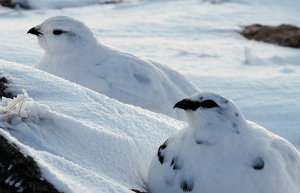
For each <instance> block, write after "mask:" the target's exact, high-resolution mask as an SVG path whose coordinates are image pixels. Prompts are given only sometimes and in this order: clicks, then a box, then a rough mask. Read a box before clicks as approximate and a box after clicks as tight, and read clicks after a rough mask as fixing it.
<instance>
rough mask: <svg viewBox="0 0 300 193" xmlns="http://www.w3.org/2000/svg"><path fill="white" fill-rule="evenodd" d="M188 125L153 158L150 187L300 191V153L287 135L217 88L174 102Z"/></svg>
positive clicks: (174, 192)
mask: <svg viewBox="0 0 300 193" xmlns="http://www.w3.org/2000/svg"><path fill="white" fill-rule="evenodd" d="M174 108H181V109H184V110H185V111H186V113H187V115H188V118H189V127H188V128H185V129H182V130H180V131H179V132H178V133H177V134H175V135H174V136H172V137H170V138H169V139H168V140H167V141H166V142H165V143H164V144H163V145H161V146H160V147H159V149H158V152H157V155H156V157H155V158H154V159H153V160H152V162H151V165H150V168H149V174H148V184H149V188H150V191H151V193H182V192H195V193H283V192H284V193H299V192H300V155H299V152H298V151H297V150H296V148H295V147H294V146H293V145H292V144H290V143H289V142H288V141H286V140H285V139H283V138H281V137H279V136H276V135H274V134H273V133H270V132H269V131H267V130H266V129H264V128H262V127H261V126H259V125H257V124H255V123H253V122H250V121H247V120H245V119H244V117H243V115H242V114H241V112H240V111H239V109H238V108H237V107H236V106H235V105H234V104H233V102H232V101H231V100H228V99H226V98H224V97H222V96H220V95H217V94H214V93H200V94H196V95H193V96H192V97H191V98H189V99H184V100H182V101H180V102H178V103H176V105H175V106H174Z"/></svg>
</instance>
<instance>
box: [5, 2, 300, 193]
mask: <svg viewBox="0 0 300 193" xmlns="http://www.w3.org/2000/svg"><path fill="white" fill-rule="evenodd" d="M299 10H300V4H299V2H298V1H297V0H288V1H281V0H274V1H272V2H270V1H266V0H251V1H250V0H232V1H227V2H224V3H222V4H212V3H209V2H206V1H205V2H203V1H199V0H185V1H140V2H139V3H133V4H131V3H124V4H122V3H121V4H116V5H101V6H98V5H93V6H86V7H80V8H67V9H57V10H52V9H51V10H50V9H43V10H30V11H22V10H10V9H7V8H3V7H0V25H1V26H2V30H1V31H0V42H1V44H0V50H1V52H0V59H2V60H1V63H0V72H1V75H3V76H6V77H7V78H8V79H10V80H12V82H13V87H12V90H13V91H17V92H16V93H22V88H24V89H25V90H26V91H27V93H28V96H27V95H26V93H25V94H23V95H20V96H19V99H18V101H15V100H16V99H15V100H14V101H15V102H13V103H12V101H11V100H8V99H5V100H3V101H1V104H2V106H3V108H4V107H5V108H4V110H3V109H1V112H2V113H3V114H2V115H4V116H1V117H2V118H10V117H11V116H7V115H8V114H7V113H10V114H11V115H12V116H13V117H14V118H13V119H11V120H13V121H12V122H11V121H10V122H9V124H10V125H9V126H10V127H9V128H11V129H8V130H5V131H3V130H0V131H1V134H2V135H5V136H6V137H7V138H9V139H10V140H12V141H14V142H15V143H16V144H17V145H18V146H19V147H21V149H22V151H23V152H24V153H25V154H28V155H31V156H33V157H34V158H35V160H36V161H37V162H38V164H39V165H40V167H41V168H42V170H43V174H44V175H45V177H46V178H47V179H49V180H50V181H51V182H52V183H54V184H55V186H56V187H58V188H59V189H60V190H63V191H65V192H67V193H69V192H104V193H106V192H129V189H130V188H136V189H140V190H142V187H143V183H142V182H141V181H143V180H144V179H145V176H147V168H148V167H149V164H150V161H151V159H152V157H154V156H155V155H156V154H157V148H158V147H159V145H160V144H162V143H163V142H164V141H165V140H166V139H168V138H169V137H170V136H172V135H173V134H175V133H176V132H177V130H178V129H180V128H183V127H184V123H182V122H179V121H176V120H173V119H171V118H168V117H166V116H164V115H161V114H155V113H152V112H149V111H147V110H144V109H141V108H137V107H133V106H130V105H124V104H122V103H120V102H118V101H115V100H113V99H110V98H108V97H105V96H103V95H101V94H99V93H96V92H93V91H91V90H89V89H86V88H84V87H81V86H79V85H75V84H72V83H70V82H69V81H66V80H63V79H60V78H57V77H54V76H53V75H50V74H48V73H45V72H41V71H39V70H36V69H34V68H31V67H30V66H34V64H35V63H36V62H37V61H38V59H39V58H40V57H42V55H43V51H42V50H41V49H40V47H39V45H38V44H37V43H36V39H35V38H33V37H32V36H30V35H26V32H27V31H28V30H29V29H30V28H32V27H33V26H35V25H36V24H39V23H42V22H43V21H44V20H46V19H47V18H50V17H53V16H58V15H66V16H70V17H72V18H75V19H77V20H80V21H82V22H84V23H85V24H86V26H88V27H89V28H91V31H93V32H94V34H95V38H96V39H97V40H98V41H99V42H101V43H103V44H104V45H109V47H116V48H118V49H121V50H123V51H124V52H126V53H131V54H133V55H136V56H139V57H143V58H147V59H151V60H152V61H156V62H158V63H162V64H166V65H167V66H168V67H170V68H173V69H175V70H176V71H178V72H180V73H182V74H183V75H184V76H185V77H187V79H188V80H189V81H191V82H192V83H194V84H195V85H197V87H199V89H200V90H202V91H213V92H216V93H219V94H222V95H224V96H226V97H229V98H231V99H233V101H235V103H236V104H237V106H239V107H240V109H241V112H242V113H243V114H244V115H245V117H246V118H247V119H249V120H252V121H254V122H256V123H258V124H259V125H262V126H263V127H265V128H267V129H269V130H270V131H272V132H273V133H276V134H277V135H279V136H282V137H284V138H286V139H288V140H289V141H290V142H291V143H292V144H293V145H295V146H296V147H297V148H298V149H300V129H299V125H300V119H299V112H300V103H299V102H298V101H299V100H300V89H299V85H300V76H299V74H300V65H299V64H300V60H299V57H298V56H299V50H297V49H291V48H284V47H279V46H274V45H271V44H266V43H260V42H255V41H248V40H246V39H244V38H243V37H242V36H240V35H239V33H238V30H240V29H241V27H242V26H244V25H248V24H252V23H261V24H266V25H278V24H282V23H289V24H293V25H298V26H299V25H300V21H299V19H298V18H299V17H300V12H299ZM4 60H6V61H12V62H16V63H21V64H24V65H25V66H24V65H17V64H14V63H8V62H6V61H4ZM145 60H146V59H145ZM30 98H32V99H30ZM22 101H26V102H24V103H23V104H24V105H25V104H27V105H26V108H25V109H23V107H24V106H19V105H20V104H22ZM8 104H16V105H17V106H14V105H12V106H10V107H11V108H7V107H8V106H7V105H8ZM15 107H18V108H15ZM21 107H22V108H21ZM23 110H24V111H23ZM177 111H178V110H177ZM19 112H23V113H19ZM18 117H19V118H18ZM20 117H21V118H20ZM22 117H23V118H22ZM4 120H5V119H4ZM49 120H50V121H49ZM2 124H4V122H2ZM2 126H6V127H7V126H8V125H2ZM129 128H130V129H129ZM255 131H256V130H255ZM254 133H261V135H262V136H265V137H266V139H267V141H268V140H269V141H271V138H269V137H268V136H269V135H268V132H265V131H264V130H263V129H257V132H254ZM226 136H229V134H228V135H226ZM253 138H254V137H253ZM275 138H276V139H277V138H278V137H275ZM279 139H280V138H279ZM224 140H225V141H226V138H225V139H224ZM267 141H266V142H267ZM279 141H281V139H280V140H279ZM220 143H222V141H221V142H220ZM229 144H231V143H229ZM254 145H255V146H256V144H254ZM117 147H121V148H122V149H117ZM270 148H271V147H270ZM278 149H279V148H278ZM273 150H274V151H276V147H274V148H273V149H272V152H273ZM283 151H284V150H283ZM125 152H128V153H127V154H126V155H129V156H133V158H129V156H126V155H125ZM278 152H280V151H278ZM223 153H224V152H222V153H221V154H220V155H219V156H220V157H222V155H223ZM64 154H65V155H64ZM264 155H265V154H264ZM134 156H135V157H134ZM249 156H250V155H249ZM135 158H137V159H135ZM246 158H247V156H246V157H243V158H241V160H244V161H245V159H246ZM261 158H262V159H263V161H264V163H267V162H266V161H267V160H265V159H264V157H261ZM203 159H207V158H203ZM249 159H250V157H249ZM254 159H255V158H254ZM286 159H288V158H287V156H286V157H284V158H282V159H281V160H282V161H283V162H284V160H286ZM231 160H233V161H234V160H236V159H235V158H232V159H231ZM252 161H254V162H255V161H257V162H255V163H257V164H258V165H260V166H261V165H262V164H259V163H262V162H261V160H260V159H255V160H252ZM275 161H276V160H275ZM275 161H274V162H272V163H274V164H275ZM254 162H251V160H250V161H249V162H247V164H248V166H251V164H253V163H254ZM283 162H282V163H283ZM227 163H228V162H227ZM276 163H278V162H276ZM237 164H240V162H237ZM120 165H122V166H123V167H120ZM279 165H280V164H279ZM268 166H269V164H268V165H265V168H264V169H263V170H259V171H256V170H254V169H253V171H252V170H251V171H252V172H265V171H266V170H267V169H268ZM106 167H107V168H106ZM258 168H259V167H258ZM235 169H238V168H235ZM250 169H252V168H250ZM225 170H226V168H225ZM248 170H249V167H248V168H247V171H248ZM131 171H134V172H131ZM207 175H210V173H209V174H207ZM224 175H226V177H227V178H226V179H227V180H230V178H228V176H231V175H232V173H231V172H230V173H227V174H225V173H224ZM223 177H224V176H223ZM247 177H248V176H247ZM214 185H216V184H214ZM220 185H224V184H223V183H221V184H220ZM236 185H238V184H236ZM185 187H188V186H185ZM293 193H294V192H293ZM296 193H298V192H296Z"/></svg>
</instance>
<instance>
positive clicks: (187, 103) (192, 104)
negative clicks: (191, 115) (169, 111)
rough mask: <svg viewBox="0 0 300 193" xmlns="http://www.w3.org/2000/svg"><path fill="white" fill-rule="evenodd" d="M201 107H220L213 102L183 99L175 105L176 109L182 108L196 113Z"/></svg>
mask: <svg viewBox="0 0 300 193" xmlns="http://www.w3.org/2000/svg"><path fill="white" fill-rule="evenodd" d="M199 107H201V108H203V109H209V108H215V107H220V106H219V105H218V104H217V103H216V102H215V101H213V100H204V101H201V102H200V101H192V100H190V99H183V100H181V101H179V102H178V103H176V104H175V105H174V108H180V109H183V110H192V111H195V110H197V109H198V108H199Z"/></svg>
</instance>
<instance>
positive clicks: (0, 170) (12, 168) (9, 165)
mask: <svg viewBox="0 0 300 193" xmlns="http://www.w3.org/2000/svg"><path fill="white" fill-rule="evenodd" d="M0 155H1V156H0V193H4V192H5V193H16V192H23V193H60V191H58V190H56V189H55V187H54V186H53V185H52V184H51V183H49V182H48V181H47V180H46V179H44V178H43V177H42V175H41V171H40V169H39V167H38V165H37V163H36V162H35V161H34V160H33V158H32V157H30V156H24V155H23V154H22V153H21V152H20V150H19V149H18V147H17V146H16V145H15V144H13V143H11V142H9V141H8V140H7V139H6V138H4V137H3V136H1V135H0Z"/></svg>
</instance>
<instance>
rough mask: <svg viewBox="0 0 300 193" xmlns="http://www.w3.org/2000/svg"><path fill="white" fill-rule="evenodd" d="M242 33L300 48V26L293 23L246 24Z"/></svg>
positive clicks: (265, 40) (248, 36) (263, 40)
mask: <svg viewBox="0 0 300 193" xmlns="http://www.w3.org/2000/svg"><path fill="white" fill-rule="evenodd" d="M241 34H242V35H243V36H244V37H246V38H248V39H250V40H257V41H262V42H266V43H272V44H276V45H280V46H287V47H292V48H300V28H299V27H297V26H293V25H288V24H282V25H279V26H266V25H260V24H253V25H249V26H245V27H244V29H243V31H241Z"/></svg>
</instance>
